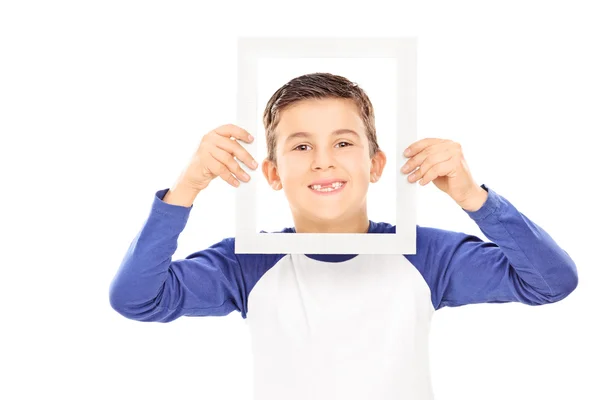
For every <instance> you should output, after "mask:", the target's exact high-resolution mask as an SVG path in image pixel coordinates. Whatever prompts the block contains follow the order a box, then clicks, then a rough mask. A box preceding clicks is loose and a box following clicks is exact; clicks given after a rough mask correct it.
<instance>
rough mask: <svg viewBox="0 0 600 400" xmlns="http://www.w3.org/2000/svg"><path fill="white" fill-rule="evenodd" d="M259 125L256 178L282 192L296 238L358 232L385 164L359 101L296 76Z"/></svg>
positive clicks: (324, 82) (337, 87) (325, 77)
mask: <svg viewBox="0 0 600 400" xmlns="http://www.w3.org/2000/svg"><path fill="white" fill-rule="evenodd" d="M263 123H264V126H265V131H266V141H267V153H268V154H267V158H266V159H265V160H264V161H263V165H262V169H263V173H264V175H265V177H266V178H267V180H268V182H269V185H270V186H271V187H272V188H273V189H275V190H280V189H283V190H284V192H285V195H286V197H287V199H288V201H289V203H290V207H291V211H292V214H293V216H294V221H295V225H296V230H297V231H298V232H299V231H300V230H299V229H298V228H299V226H300V227H301V230H303V231H324V228H325V227H327V228H329V229H332V232H337V231H339V230H340V229H341V230H344V229H345V228H344V227H346V228H347V227H352V226H354V227H355V228H356V226H361V227H363V228H364V224H365V223H368V220H367V216H366V195H367V190H368V186H369V183H370V182H376V181H377V180H378V179H379V178H380V176H381V173H382V172H383V168H384V166H385V161H386V158H385V154H384V153H383V152H382V151H381V150H380V149H379V146H378V144H377V135H376V132H375V116H374V111H373V105H372V104H371V101H370V100H369V98H368V96H367V95H366V93H365V92H364V91H363V90H362V89H361V88H360V87H359V86H358V85H356V84H355V83H353V82H351V81H349V80H348V79H346V78H344V77H342V76H338V75H333V74H329V73H314V74H307V75H302V76H299V77H297V78H294V79H292V80H291V81H289V82H288V83H286V84H285V85H283V86H282V87H281V88H279V89H278V90H277V91H276V92H275V93H274V94H273V96H272V97H271V99H270V100H269V101H268V103H267V106H266V108H265V111H264V114H263ZM353 132H354V133H353ZM331 179H334V180H336V181H341V182H343V186H342V187H341V188H337V189H336V190H332V189H335V188H332V189H328V188H327V187H326V186H327V185H325V184H323V185H321V187H320V191H319V187H317V188H315V187H314V186H313V185H312V184H313V183H314V182H316V181H320V180H331ZM323 190H331V191H329V192H323ZM361 229H362V228H361Z"/></svg>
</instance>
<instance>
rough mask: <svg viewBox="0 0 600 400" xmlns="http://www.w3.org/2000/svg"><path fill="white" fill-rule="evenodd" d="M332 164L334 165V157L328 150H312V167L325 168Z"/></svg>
mask: <svg viewBox="0 0 600 400" xmlns="http://www.w3.org/2000/svg"><path fill="white" fill-rule="evenodd" d="M333 166H335V159H334V157H333V155H332V154H331V153H330V152H328V151H326V150H323V151H315V152H314V158H313V160H312V168H313V169H327V168H331V167H333Z"/></svg>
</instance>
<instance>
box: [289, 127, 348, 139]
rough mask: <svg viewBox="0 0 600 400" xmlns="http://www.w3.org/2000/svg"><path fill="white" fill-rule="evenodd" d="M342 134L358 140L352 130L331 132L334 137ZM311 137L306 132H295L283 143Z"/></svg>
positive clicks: (343, 129)
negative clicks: (347, 134) (353, 136)
mask: <svg viewBox="0 0 600 400" xmlns="http://www.w3.org/2000/svg"><path fill="white" fill-rule="evenodd" d="M344 133H349V134H351V135H355V136H356V138H357V139H360V136H359V134H358V133H356V132H354V131H353V130H352V129H345V128H342V129H336V130H335V131H333V132H331V134H332V135H334V136H335V135H343V134H344ZM311 136H312V134H310V133H308V132H295V133H292V134H291V135H289V136H288V137H287V138H286V139H285V141H286V142H288V141H290V140H292V139H294V138H299V137H302V138H306V137H311Z"/></svg>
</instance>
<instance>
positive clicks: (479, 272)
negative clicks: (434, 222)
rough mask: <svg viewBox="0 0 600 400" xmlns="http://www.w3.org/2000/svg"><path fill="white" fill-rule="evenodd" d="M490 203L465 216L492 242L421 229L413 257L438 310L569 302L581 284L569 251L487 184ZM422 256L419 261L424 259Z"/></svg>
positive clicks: (463, 234) (456, 233) (444, 231)
mask: <svg viewBox="0 0 600 400" xmlns="http://www.w3.org/2000/svg"><path fill="white" fill-rule="evenodd" d="M481 187H482V188H484V189H485V190H487V191H488V198H487V200H486V201H485V203H484V204H483V206H482V207H481V208H480V209H479V210H477V211H474V212H470V211H467V210H463V211H465V212H466V213H467V215H468V216H469V217H471V218H472V219H473V221H475V222H476V223H477V225H478V226H479V228H480V229H481V231H482V232H483V233H484V235H485V236H486V237H487V238H488V239H489V240H490V241H489V242H484V241H483V240H481V239H480V238H478V237H477V236H474V235H468V234H465V233H460V232H453V231H447V230H442V229H435V228H427V227H419V226H418V233H419V234H418V235H417V239H418V240H417V255H412V256H411V255H409V256H407V258H410V257H413V258H414V260H415V262H416V263H418V264H419V265H420V266H421V267H420V269H421V271H422V274H423V275H424V277H425V279H426V280H427V282H428V284H429V286H430V288H431V292H432V293H431V296H432V302H433V305H434V307H435V309H436V310H437V309H440V308H442V307H445V306H449V307H456V306H461V305H466V304H475V303H506V302H520V303H524V304H528V305H542V304H548V303H553V302H557V301H559V300H561V299H563V298H565V297H566V296H568V295H569V294H570V293H571V292H572V291H573V290H575V288H576V287H577V284H578V275H577V268H576V266H575V263H574V262H573V260H572V259H571V257H570V256H569V255H568V253H567V252H566V251H564V250H563V249H562V248H560V247H559V246H558V244H557V243H556V242H555V241H554V240H553V239H552V238H551V237H550V236H549V235H548V233H547V232H546V231H544V230H543V229H542V228H541V227H539V226H538V225H536V224H535V223H534V222H532V221H531V220H530V219H529V218H527V217H526V216H525V215H523V214H522V213H520V212H519V211H518V210H517V209H516V208H515V207H514V206H513V205H512V204H511V203H510V202H509V201H508V200H506V199H505V198H504V197H502V196H500V195H499V194H497V193H496V192H495V191H493V190H492V189H490V188H488V187H487V186H486V185H485V184H484V185H481ZM419 254H420V255H419Z"/></svg>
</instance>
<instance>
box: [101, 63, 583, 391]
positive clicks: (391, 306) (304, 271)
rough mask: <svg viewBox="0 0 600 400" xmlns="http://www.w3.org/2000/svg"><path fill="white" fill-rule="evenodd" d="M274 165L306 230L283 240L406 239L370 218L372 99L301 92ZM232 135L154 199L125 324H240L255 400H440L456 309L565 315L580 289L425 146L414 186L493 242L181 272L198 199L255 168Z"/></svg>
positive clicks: (284, 92) (343, 84) (436, 237)
mask: <svg viewBox="0 0 600 400" xmlns="http://www.w3.org/2000/svg"><path fill="white" fill-rule="evenodd" d="M264 125H265V129H266V135H267V146H268V156H267V158H266V159H265V160H264V161H263V163H262V172H263V174H264V176H265V178H266V179H267V180H268V182H269V184H270V185H271V187H273V189H275V190H283V191H284V193H285V195H286V197H287V200H288V202H289V205H290V208H291V211H292V215H293V219H294V227H291V228H285V229H283V230H282V231H281V232H286V233H293V232H316V233H342V232H353V233H393V232H395V226H393V225H390V224H388V223H385V222H373V221H371V220H369V219H368V217H367V207H366V196H367V189H368V185H369V183H370V182H376V181H377V180H378V179H379V177H380V176H381V173H382V171H383V168H384V166H385V163H386V158H385V154H384V153H383V151H381V150H380V149H379V147H378V145H377V138H376V134H375V124H374V116H373V107H372V104H371V102H370V101H369V99H368V97H367V95H366V94H365V93H364V91H363V90H362V89H361V88H359V87H358V86H357V85H355V84H353V83H352V82H350V81H348V80H347V79H345V78H343V77H340V76H336V75H331V74H325V73H316V74H309V75H304V76H301V77H298V78H295V79H293V80H291V81H290V82H288V83H287V84H286V85H284V86H283V87H281V88H280V89H279V90H277V91H276V92H275V93H274V94H273V96H272V98H271V99H270V100H269V102H268V104H267V106H266V109H265V112H264ZM232 139H238V140H244V141H247V142H250V141H251V140H252V138H251V136H249V134H248V132H246V131H245V130H243V129H241V128H239V127H237V126H234V125H227V126H223V127H220V128H217V129H216V130H214V131H212V132H210V133H209V134H207V135H205V136H204V137H203V139H202V141H201V144H200V146H199V148H198V150H197V151H196V153H195V156H194V157H193V159H192V161H191V162H190V164H189V166H188V168H187V169H186V170H185V171H184V172H183V173H182V175H181V176H180V177H179V180H178V182H177V183H176V185H174V188H172V189H164V190H160V191H158V192H157V193H156V197H155V198H154V202H153V205H152V209H151V211H150V215H149V217H148V219H147V221H146V223H145V225H144V226H143V228H142V230H141V232H140V233H139V234H138V236H137V237H136V238H135V240H134V241H133V243H132V245H131V247H130V248H129V251H128V252H127V254H126V256H125V259H124V260H123V262H122V265H121V266H120V269H119V271H118V273H117V274H116V276H115V278H114V280H113V282H112V284H111V288H110V302H111V305H112V307H113V308H114V309H115V310H116V311H118V312H119V313H120V314H122V315H124V316H125V317H127V318H131V319H135V320H139V321H159V322H169V321H173V320H174V319H176V318H179V317H180V316H184V315H185V316H207V315H212V316H217V315H219V316H222V315H227V314H229V313H231V312H232V311H233V310H236V311H239V312H240V313H241V315H242V317H243V318H246V319H247V322H248V323H249V327H250V332H251V336H252V343H253V344H252V346H253V354H254V374H255V376H254V379H255V384H254V388H255V390H254V398H255V399H256V400H272V399H273V400H274V399H277V400H280V399H305V400H306V399H328V400H330V399H344V400H350V399H367V398H368V399H378V400H387V399H389V400H392V399H393V400H398V399H419V400H421V399H433V392H432V388H431V382H430V376H429V364H428V363H429V353H428V336H429V327H430V319H431V316H432V314H433V311H435V310H438V309H440V308H442V307H444V306H449V307H456V306H461V305H465V304H474V303H505V302H521V303H524V304H529V305H542V304H548V303H552V302H556V301H559V300H561V299H563V298H565V297H566V296H567V295H568V294H569V293H571V292H572V291H573V290H574V289H575V287H576V286H577V283H578V275H577V270H576V267H575V265H574V263H573V261H572V260H571V258H570V257H569V255H568V254H567V253H566V252H565V251H564V250H562V249H561V248H560V247H559V246H558V245H557V244H556V243H555V242H554V240H553V239H552V238H551V237H550V236H549V235H548V234H547V233H546V232H545V231H544V230H543V229H542V228H540V227H539V226H537V225H536V224H534V223H533V222H532V221H530V220H529V219H528V218H527V217H525V216H524V215H523V214H521V213H520V212H519V211H518V210H516V209H515V207H514V206H513V205H512V204H511V203H509V202H508V200H506V199H505V198H504V197H502V196H500V195H499V194H497V193H495V192H494V191H493V190H491V189H489V188H488V187H487V186H486V185H485V184H483V185H481V186H479V185H477V184H476V183H475V182H474V181H473V178H472V177H471V174H470V173H469V170H468V167H467V164H466V162H465V160H464V158H463V155H462V152H461V148H460V146H459V145H458V144H457V143H454V142H452V141H449V140H441V139H423V140H420V141H418V142H416V143H414V144H412V145H411V146H410V147H409V148H408V151H410V152H408V151H407V152H406V153H405V156H407V157H410V158H409V160H408V161H407V163H406V166H405V168H403V170H402V172H403V173H410V172H412V174H411V175H410V177H409V181H410V182H417V181H419V180H420V181H421V184H422V185H424V184H427V183H429V182H433V183H434V184H435V185H436V187H438V188H439V189H440V190H442V191H444V192H445V193H447V194H448V195H449V196H450V197H451V198H452V199H453V200H454V201H455V202H456V203H457V204H458V205H459V206H460V207H461V208H463V210H464V211H465V212H466V213H467V215H468V216H469V217H471V218H472V219H473V220H474V221H475V222H476V223H477V224H478V226H479V227H480V228H481V230H482V232H483V233H484V234H485V235H486V236H487V237H488V238H489V239H490V240H491V241H492V242H483V241H482V240H481V239H479V238H478V237H476V236H472V235H467V234H464V233H459V232H452V231H445V230H441V229H435V228H426V227H420V226H417V253H416V254H414V255H365V254H359V255H334V254H325V255H315V254H313V255H304V254H235V253H234V238H226V239H224V240H222V241H221V242H219V243H216V244H214V245H213V246H211V247H209V248H207V249H204V250H200V251H198V252H195V253H193V254H191V255H189V256H188V257H186V258H185V259H182V260H176V261H171V258H172V255H173V253H174V252H175V250H176V248H177V237H178V235H179V234H180V233H181V232H182V230H183V229H184V227H185V225H186V222H187V219H188V217H189V214H190V210H191V208H192V207H193V205H192V204H193V201H194V199H195V197H196V195H197V194H198V193H199V192H200V191H202V190H204V189H205V188H206V187H207V185H208V183H209V182H210V181H211V180H212V179H214V178H215V177H217V176H220V177H221V178H222V179H224V180H226V181H227V182H229V183H230V184H231V185H232V186H238V185H239V184H240V183H239V181H238V179H240V180H242V181H246V182H247V181H248V180H249V177H247V176H246V175H245V173H244V172H243V170H242V169H241V167H240V165H239V164H238V163H237V161H236V160H235V159H234V158H233V157H234V156H235V157H236V158H237V159H238V160H240V161H241V162H244V163H245V164H246V165H248V166H249V167H250V168H253V169H256V168H257V164H253V161H254V160H253V159H252V157H251V155H250V154H248V152H247V151H246V150H245V149H244V148H243V147H242V146H241V145H240V144H239V143H238V142H237V141H236V140H232Z"/></svg>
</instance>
